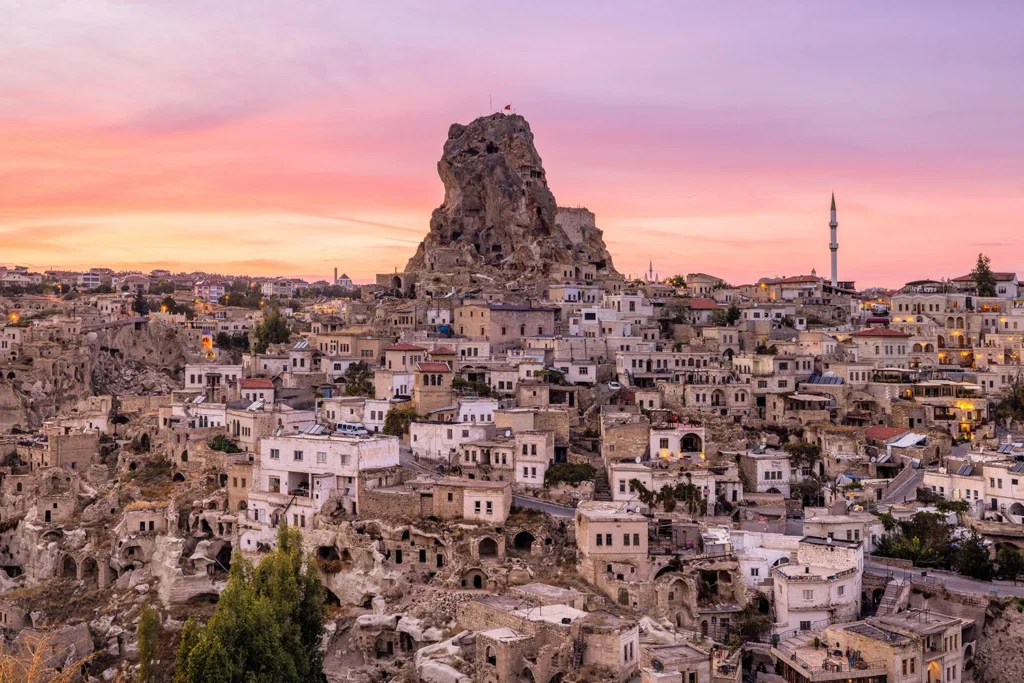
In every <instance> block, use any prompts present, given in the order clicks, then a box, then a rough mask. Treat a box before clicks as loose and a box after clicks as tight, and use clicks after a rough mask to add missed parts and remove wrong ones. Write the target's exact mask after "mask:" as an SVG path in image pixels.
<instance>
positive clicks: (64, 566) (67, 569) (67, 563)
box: [60, 555, 78, 579]
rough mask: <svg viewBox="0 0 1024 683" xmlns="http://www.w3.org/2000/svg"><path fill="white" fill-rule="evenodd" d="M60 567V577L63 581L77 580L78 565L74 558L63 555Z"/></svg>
mask: <svg viewBox="0 0 1024 683" xmlns="http://www.w3.org/2000/svg"><path fill="white" fill-rule="evenodd" d="M60 567H61V568H60V575H61V576H62V577H64V578H65V579H77V578H78V563H77V562H75V558H73V557H71V556H70V555H65V556H64V561H63V562H61V566H60Z"/></svg>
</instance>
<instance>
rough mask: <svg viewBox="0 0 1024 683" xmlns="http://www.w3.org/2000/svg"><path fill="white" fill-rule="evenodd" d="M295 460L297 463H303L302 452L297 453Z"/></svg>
mask: <svg viewBox="0 0 1024 683" xmlns="http://www.w3.org/2000/svg"><path fill="white" fill-rule="evenodd" d="M294 459H295V460H296V461H301V460H302V451H295V455H294Z"/></svg>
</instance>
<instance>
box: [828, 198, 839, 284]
mask: <svg viewBox="0 0 1024 683" xmlns="http://www.w3.org/2000/svg"><path fill="white" fill-rule="evenodd" d="M828 213H829V220H828V229H829V232H830V233H831V235H832V241H830V242H829V243H828V248H829V250H830V251H831V252H832V286H833V287H838V286H839V280H838V278H839V243H838V242H836V228H838V227H839V222H838V221H837V220H836V193H835V192H833V193H832V208H831V209H830V210H829V212H828Z"/></svg>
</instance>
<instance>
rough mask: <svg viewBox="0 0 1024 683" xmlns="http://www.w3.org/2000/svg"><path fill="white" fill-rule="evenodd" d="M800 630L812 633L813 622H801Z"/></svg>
mask: <svg viewBox="0 0 1024 683" xmlns="http://www.w3.org/2000/svg"><path fill="white" fill-rule="evenodd" d="M800 630H801V631H810V630H811V622H809V621H801V622H800Z"/></svg>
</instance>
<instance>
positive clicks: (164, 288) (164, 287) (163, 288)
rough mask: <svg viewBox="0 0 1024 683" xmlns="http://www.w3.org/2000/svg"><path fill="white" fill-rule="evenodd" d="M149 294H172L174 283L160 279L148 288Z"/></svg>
mask: <svg viewBox="0 0 1024 683" xmlns="http://www.w3.org/2000/svg"><path fill="white" fill-rule="evenodd" d="M149 293H150V294H174V283H173V282H168V281H167V280H164V279H160V280H157V281H156V282H154V283H153V284H151V285H150V286H149Z"/></svg>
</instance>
